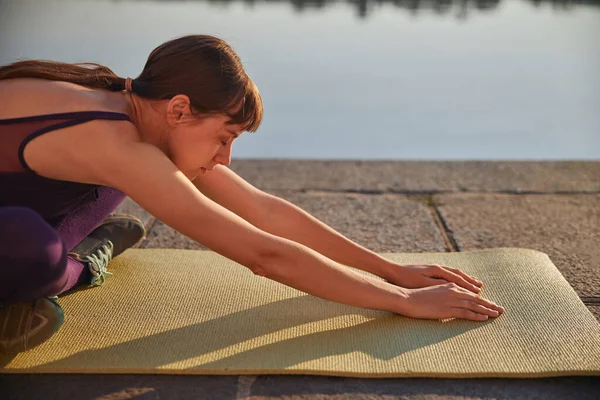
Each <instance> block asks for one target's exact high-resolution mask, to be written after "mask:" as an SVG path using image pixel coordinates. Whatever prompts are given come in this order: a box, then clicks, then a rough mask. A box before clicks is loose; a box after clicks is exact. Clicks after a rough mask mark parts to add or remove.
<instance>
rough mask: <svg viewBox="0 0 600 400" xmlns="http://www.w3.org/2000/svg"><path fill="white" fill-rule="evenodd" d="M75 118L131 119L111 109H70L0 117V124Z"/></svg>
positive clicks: (86, 119)
mask: <svg viewBox="0 0 600 400" xmlns="http://www.w3.org/2000/svg"><path fill="white" fill-rule="evenodd" d="M65 119H68V120H77V121H82V120H84V121H91V120H94V119H108V120H122V121H131V118H129V115H127V114H124V113H117V112H112V111H72V112H65V113H56V114H41V115H32V116H29V117H19V118H8V119H0V125H10V124H18V123H26V122H39V121H52V120H65Z"/></svg>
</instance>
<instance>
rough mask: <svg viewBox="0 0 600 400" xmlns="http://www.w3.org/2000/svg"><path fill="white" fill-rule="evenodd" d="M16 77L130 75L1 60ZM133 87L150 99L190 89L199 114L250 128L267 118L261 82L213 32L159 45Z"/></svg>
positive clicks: (99, 80)
mask: <svg viewBox="0 0 600 400" xmlns="http://www.w3.org/2000/svg"><path fill="white" fill-rule="evenodd" d="M11 78H40V79H48V80H56V81H66V82H71V83H76V84H79V85H84V86H89V87H94V88H102V89H108V90H111V91H120V90H125V81H126V79H125V78H121V77H119V76H118V75H116V74H115V73H114V72H113V71H112V70H111V69H110V68H108V67H105V66H104V65H100V64H96V63H75V64H69V63H63V62H55V61H46V60H24V61H17V62H14V63H12V64H9V65H6V66H0V80H3V79H11ZM132 91H133V92H134V93H135V94H137V95H138V96H140V97H143V98H146V99H151V100H168V99H171V98H172V97H173V96H175V95H177V94H185V95H186V96H188V97H189V99H190V102H191V106H192V108H193V109H194V113H195V114H196V116H197V117H199V118H201V117H202V116H204V115H211V114H226V115H228V116H229V117H231V122H230V124H241V125H242V127H243V128H244V130H245V131H249V132H256V130H257V129H258V127H259V126H260V124H261V122H262V116H263V103H262V98H261V96H260V93H259V91H258V88H257V87H256V85H255V84H254V82H252V80H251V79H250V77H249V76H248V74H247V73H246V72H245V70H244V67H243V66H242V63H241V61H240V58H239V57H238V55H237V54H236V53H235V52H234V51H233V49H232V48H231V46H229V44H227V43H226V42H225V41H224V40H222V39H219V38H216V37H214V36H209V35H188V36H183V37H179V38H176V39H173V40H170V41H168V42H165V43H163V44H161V45H160V46H158V47H157V48H156V49H154V50H153V51H152V53H150V56H148V60H147V61H146V65H145V66H144V70H143V71H142V73H141V74H140V75H139V76H138V77H137V78H135V79H134V80H133V82H132Z"/></svg>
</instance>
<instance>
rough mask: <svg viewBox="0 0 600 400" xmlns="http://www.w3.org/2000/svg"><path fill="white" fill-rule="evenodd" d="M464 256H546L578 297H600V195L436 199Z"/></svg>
mask: <svg viewBox="0 0 600 400" xmlns="http://www.w3.org/2000/svg"><path fill="white" fill-rule="evenodd" d="M435 201H436V202H437V203H438V209H439V210H440V213H441V215H442V218H443V219H444V221H445V223H446V225H447V227H448V228H449V229H450V230H451V232H452V236H453V237H454V240H455V241H456V244H457V245H458V246H459V250H460V251H469V250H476V249H485V248H493V247H523V248H529V249H534V250H539V251H542V252H544V253H546V254H548V255H549V257H550V259H551V260H552V262H553V263H554V265H556V267H557V268H558V269H559V270H560V271H561V273H562V274H563V276H564V277H565V278H566V279H567V281H569V283H570V284H571V286H573V288H574V289H575V291H576V292H577V294H578V295H579V296H586V297H600V246H598V244H599V243H600V195H599V194H579V195H503V194H468V193H466V194H447V195H437V196H435Z"/></svg>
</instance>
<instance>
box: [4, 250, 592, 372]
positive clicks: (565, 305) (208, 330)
mask: <svg viewBox="0 0 600 400" xmlns="http://www.w3.org/2000/svg"><path fill="white" fill-rule="evenodd" d="M382 255H383V256H384V257H386V258H388V259H392V260H395V261H396V262H399V263H406V264H409V263H410V264H412V263H440V264H443V265H447V266H451V267H456V268H460V269H462V270H463V271H465V272H467V273H469V274H472V275H474V276H477V277H479V278H480V279H482V280H483V282H484V291H483V296H484V297H485V298H488V299H490V300H492V301H494V302H496V303H497V304H500V305H502V306H503V307H504V308H505V309H506V311H505V312H504V314H503V315H501V316H500V317H498V318H490V319H489V320H487V321H485V322H475V321H468V320H463V319H446V320H423V319H413V318H408V317H403V316H401V315H399V314H395V313H392V312H386V311H379V310H369V309H363V308H359V307H353V306H347V305H345V304H341V303H336V302H333V301H328V300H324V299H321V298H318V297H315V296H312V295H309V294H307V293H304V292H301V291H299V290H296V289H294V288H291V287H289V286H286V285H283V284H280V283H278V282H276V281H273V280H270V279H268V278H264V277H260V276H257V275H254V274H253V273H252V272H251V271H250V270H248V269H247V268H245V267H243V266H241V265H240V264H237V263H235V262H233V261H231V260H229V259H227V258H225V257H222V256H220V255H219V254H217V253H214V252H210V251H199V250H178V249H128V250H127V251H125V252H124V253H122V254H121V255H119V256H118V257H117V258H115V259H113V260H112V261H111V262H110V264H109V271H111V272H113V273H114V275H112V276H108V277H107V279H106V283H105V284H104V285H103V286H100V287H92V288H89V289H85V290H79V291H76V292H72V293H70V294H67V295H65V296H63V297H61V298H59V300H58V301H59V304H60V305H61V306H62V307H63V309H64V312H65V323H64V325H63V326H62V328H61V329H60V330H59V331H58V333H57V334H55V335H54V336H53V337H52V338H50V339H49V340H48V341H47V342H44V343H43V344H42V345H40V346H39V347H36V348H34V349H31V350H29V351H27V352H24V353H20V354H18V355H16V356H13V357H6V356H2V358H0V367H2V369H1V370H0V373H34V372H35V373H141V374H190V375H191V374H206V375H211V374H214V375H238V374H240V375H242V374H309V375H330V376H348V377H371V378H382V377H444V378H448V377H449V378H475V377H516V378H526V377H548V376H564V375H600V324H599V323H598V322H597V321H596V320H595V318H594V316H593V315H592V313H591V312H590V311H589V310H587V308H586V307H585V305H584V304H583V303H582V302H581V300H580V299H579V298H578V296H577V294H576V293H575V291H574V290H573V289H572V288H571V286H570V285H569V284H568V282H567V281H566V280H565V279H564V277H563V276H562V275H561V273H560V272H559V271H558V270H557V269H556V267H555V266H554V265H553V264H552V261H551V260H550V258H549V257H548V256H547V255H546V254H544V253H541V252H538V251H534V250H528V249H520V248H498V249H488V250H480V251H471V252H463V253H410V254H407V253H383V254H382ZM356 271H357V272H359V273H362V274H366V275H369V276H375V275H372V274H370V273H367V272H364V271H361V270H356ZM377 279H381V278H377ZM331 284H332V285H335V282H331Z"/></svg>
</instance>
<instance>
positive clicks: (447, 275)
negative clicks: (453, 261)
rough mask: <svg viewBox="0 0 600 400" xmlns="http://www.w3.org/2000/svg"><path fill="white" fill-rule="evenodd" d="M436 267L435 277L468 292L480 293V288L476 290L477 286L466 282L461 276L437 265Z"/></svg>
mask: <svg viewBox="0 0 600 400" xmlns="http://www.w3.org/2000/svg"><path fill="white" fill-rule="evenodd" d="M437 267H438V268H437V272H436V273H435V275H436V276H439V277H441V278H444V279H445V280H447V281H448V282H454V283H456V284H457V285H458V286H460V287H463V288H465V289H467V290H470V291H472V292H475V293H479V292H480V291H481V289H480V288H478V287H477V286H475V285H473V284H472V283H469V282H467V281H466V280H465V279H464V278H463V277H462V276H460V275H457V274H455V273H454V272H452V271H449V270H447V269H445V268H444V267H442V266H439V265H438V266H437Z"/></svg>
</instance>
